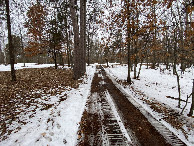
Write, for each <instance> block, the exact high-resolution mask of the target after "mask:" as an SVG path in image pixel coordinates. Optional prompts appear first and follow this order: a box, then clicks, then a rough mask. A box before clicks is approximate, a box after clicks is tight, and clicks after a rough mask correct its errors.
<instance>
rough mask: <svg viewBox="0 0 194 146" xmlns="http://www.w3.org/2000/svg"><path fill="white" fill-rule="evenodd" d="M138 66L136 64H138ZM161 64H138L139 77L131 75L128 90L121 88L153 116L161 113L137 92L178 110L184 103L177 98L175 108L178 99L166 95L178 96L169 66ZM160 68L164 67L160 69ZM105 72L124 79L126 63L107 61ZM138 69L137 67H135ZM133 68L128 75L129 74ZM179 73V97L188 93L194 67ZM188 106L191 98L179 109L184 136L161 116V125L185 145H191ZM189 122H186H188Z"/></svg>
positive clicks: (193, 122) (193, 136) (193, 138)
mask: <svg viewBox="0 0 194 146" xmlns="http://www.w3.org/2000/svg"><path fill="white" fill-rule="evenodd" d="M138 67H139V66H138ZM164 68H165V66H161V67H160V68H158V69H156V70H154V69H146V66H142V70H141V74H140V78H139V79H140V80H135V79H132V81H133V84H132V85H131V87H132V88H134V90H131V89H130V88H129V87H128V86H124V85H122V88H123V89H124V90H125V92H127V93H128V94H129V95H132V96H133V97H134V98H135V100H136V101H137V102H139V103H140V104H141V105H142V106H143V107H144V108H145V109H146V110H148V111H149V112H150V113H151V114H154V116H155V117H157V119H160V120H161V119H162V117H161V116H162V115H161V114H158V113H156V112H155V111H153V110H152V109H151V108H150V107H149V106H148V105H147V103H146V102H143V101H142V100H141V99H142V97H141V95H144V98H146V100H149V101H154V102H158V103H161V104H162V105H165V107H167V108H168V107H170V108H172V109H174V110H175V111H177V112H179V113H181V111H182V108H183V107H184V106H185V102H181V108H178V107H177V105H178V100H175V99H172V98H167V97H173V98H178V89H177V78H176V76H175V75H173V73H172V70H171V71H169V70H165V69H164ZM163 69H164V70H163ZM105 70H106V72H107V73H108V74H109V75H110V76H112V77H113V78H114V79H116V80H122V81H126V79H127V71H128V70H127V65H123V66H121V65H115V64H114V65H110V68H105ZM137 71H138V70H137ZM133 74H134V73H133V72H131V77H132V78H133ZM178 74H179V75H180V86H181V99H182V100H186V99H187V95H190V94H191V93H192V85H193V79H194V68H193V67H192V68H189V69H186V71H185V73H184V74H182V75H181V71H180V70H179V71H178ZM134 91H138V92H139V93H141V94H137V93H135V92H134ZM190 107H191V98H189V100H188V104H187V106H186V108H185V110H184V112H183V115H182V118H183V119H184V125H183V129H184V130H185V131H186V133H187V136H188V138H186V137H185V136H184V134H183V133H182V131H180V130H177V129H175V128H173V127H172V126H171V125H169V124H168V123H167V122H165V121H164V120H161V121H162V122H163V124H164V125H166V126H168V128H169V129H170V130H171V131H173V132H174V133H176V135H177V136H178V137H179V138H181V139H182V140H184V141H185V142H186V143H187V144H188V145H194V119H193V118H190V117H188V116H187V114H188V113H189V110H190ZM188 125H189V126H188Z"/></svg>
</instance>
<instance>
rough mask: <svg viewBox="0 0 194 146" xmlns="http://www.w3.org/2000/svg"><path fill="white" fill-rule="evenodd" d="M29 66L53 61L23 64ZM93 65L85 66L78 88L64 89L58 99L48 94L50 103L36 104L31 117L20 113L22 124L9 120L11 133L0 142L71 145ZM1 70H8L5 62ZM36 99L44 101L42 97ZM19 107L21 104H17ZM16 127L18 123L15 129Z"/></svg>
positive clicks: (9, 145)
mask: <svg viewBox="0 0 194 146" xmlns="http://www.w3.org/2000/svg"><path fill="white" fill-rule="evenodd" d="M22 65H23V64H17V65H16V69H21V68H23V67H22ZM26 66H28V67H30V68H40V67H49V66H53V65H45V64H44V65H35V64H26ZM95 68H96V67H95V65H91V66H89V67H87V73H86V75H85V77H84V79H83V83H82V84H80V85H79V88H78V89H68V90H67V91H65V92H64V93H62V94H61V95H67V99H66V100H64V101H60V96H61V95H57V96H52V97H50V98H49V101H47V103H50V104H54V106H52V107H51V108H49V109H48V110H41V108H37V109H36V111H35V113H34V114H33V117H32V118H29V115H31V114H32V113H30V112H29V113H28V112H27V114H22V113H21V115H20V119H21V121H23V122H24V123H26V124H25V125H23V124H21V123H18V122H13V123H12V125H11V126H10V127H9V128H10V129H12V130H13V131H12V133H11V135H9V136H8V138H7V139H6V140H4V141H1V142H0V145H1V146H13V145H16V146H17V145H18V146H19V145H21V146H30V145H57V146H60V145H67V146H74V145H76V142H77V131H78V127H79V122H80V121H81V116H82V113H83V111H84V107H85V104H86V100H87V97H88V95H89V94H90V89H91V82H92V79H93V76H94V72H95ZM0 70H1V71H6V70H7V71H9V70H10V69H9V66H3V65H0ZM38 100H42V101H39V102H45V101H44V98H42V99H38ZM21 108H22V106H21ZM16 127H20V128H21V129H20V130H18V129H16Z"/></svg>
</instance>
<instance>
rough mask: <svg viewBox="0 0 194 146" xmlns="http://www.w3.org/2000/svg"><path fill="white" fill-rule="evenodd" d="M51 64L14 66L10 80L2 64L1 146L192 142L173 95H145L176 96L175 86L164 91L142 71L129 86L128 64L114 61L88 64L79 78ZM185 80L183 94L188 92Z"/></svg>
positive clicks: (187, 120) (188, 124)
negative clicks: (163, 97) (12, 78)
mask: <svg viewBox="0 0 194 146" xmlns="http://www.w3.org/2000/svg"><path fill="white" fill-rule="evenodd" d="M49 66H53V65H35V64H27V67H25V68H24V67H22V64H17V65H16V69H18V70H17V71H16V73H17V81H16V82H14V83H12V82H10V75H9V74H10V73H9V72H8V71H9V69H8V67H7V66H3V65H0V89H1V90H0V124H1V125H0V132H1V133H0V145H2V146H12V145H22V146H27V145H57V146H58V145H67V146H73V145H139V144H141V145H185V144H186V145H194V143H193V141H192V137H193V135H194V127H192V126H193V122H192V121H193V118H188V117H185V114H184V115H181V114H180V111H178V110H177V109H176V108H175V107H174V101H176V100H175V99H171V98H170V99H168V98H167V99H166V98H165V99H163V100H162V99H160V98H159V99H157V96H156V94H153V95H154V97H156V99H155V100H153V98H151V97H152V94H151V95H150V94H148V93H149V92H151V93H154V91H155V90H156V91H155V92H156V93H160V94H161V95H162V94H164V93H163V92H165V95H166V94H167V93H171V96H172V97H176V95H175V94H173V93H174V92H175V91H174V88H175V87H174V86H175V85H174V84H173V85H172V87H171V84H170V83H169V85H168V86H166V85H165V86H166V87H168V89H165V90H164V89H162V88H163V86H161V85H162V83H161V82H159V81H157V83H155V82H156V81H155V80H154V84H153V83H152V81H151V79H148V78H145V77H144V75H145V74H144V73H146V70H143V73H142V76H141V77H142V78H141V79H140V80H137V81H136V80H133V82H134V84H133V85H128V83H127V82H126V81H125V80H124V79H123V78H125V75H126V66H120V65H116V64H113V65H112V67H109V68H106V67H105V66H103V67H104V68H102V67H100V66H99V65H97V64H94V65H91V66H88V67H87V71H86V74H85V75H84V77H83V78H82V79H80V80H78V81H75V80H73V79H72V71H71V69H70V68H68V67H60V68H59V69H57V70H55V69H54V68H53V67H49ZM96 66H97V69H96ZM45 67H46V68H45ZM147 71H150V70H147ZM151 72H152V73H154V76H157V75H158V74H157V73H156V72H154V71H151ZM146 75H147V74H146ZM160 75H161V77H163V76H165V74H160ZM151 76H153V75H151ZM168 76H169V75H168ZM187 76H188V78H189V77H190V76H189V75H187ZM161 77H160V78H161ZM166 77H167V76H165V77H164V78H162V79H161V80H162V81H163V80H164V79H165V78H166ZM152 78H153V77H152ZM157 78H158V76H157ZM184 78H185V77H181V79H184ZM144 79H145V81H144ZM168 79H169V78H168ZM169 80H170V79H169ZM138 82H140V83H138ZM181 82H183V81H181ZM185 83H186V84H188V83H190V80H185ZM144 84H145V85H144ZM186 84H185V85H184V87H185V88H183V89H184V90H183V91H182V93H183V95H184V94H185V95H186V94H188V93H189V91H190V87H189V86H187V85H186ZM135 85H136V86H135ZM138 85H140V86H138ZM144 86H145V87H144ZM153 86H154V87H153ZM155 86H156V87H155ZM147 87H149V88H151V89H149V88H147ZM153 89H154V90H153ZM171 89H172V92H171V91H170V90H171ZM185 89H188V91H187V90H185ZM158 90H161V91H158ZM166 90H169V92H166ZM145 91H147V92H145ZM157 95H158V94H157ZM161 95H160V96H159V97H162V96H161ZM171 100H172V102H171ZM183 100H184V99H183ZM183 103H184V101H183ZM188 104H189V105H190V102H189V103H188ZM169 105H172V106H171V107H169ZM185 111H186V112H188V107H187V108H186V110H185ZM186 112H185V113H186ZM189 129H190V130H189Z"/></svg>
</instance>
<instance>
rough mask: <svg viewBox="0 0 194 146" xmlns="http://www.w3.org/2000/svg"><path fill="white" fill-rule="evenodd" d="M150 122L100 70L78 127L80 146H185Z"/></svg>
mask: <svg viewBox="0 0 194 146" xmlns="http://www.w3.org/2000/svg"><path fill="white" fill-rule="evenodd" d="M150 119H152V120H151V121H152V122H150ZM150 119H149V116H147V118H146V117H145V114H142V112H141V111H140V110H139V109H138V108H137V107H136V106H134V105H133V104H132V103H131V102H130V101H129V99H128V98H127V97H126V96H125V95H124V94H123V93H122V92H121V91H120V90H119V89H118V88H117V87H116V86H115V84H113V82H112V81H111V79H109V78H108V77H107V75H106V73H105V71H104V69H103V68H102V67H101V66H99V67H98V68H97V72H96V73H95V75H94V79H93V82H92V87H91V95H90V97H89V98H88V102H87V105H86V110H85V112H84V114H83V117H82V121H81V123H80V131H79V133H78V134H79V145H95V146H96V145H99V146H100V145H106V146H108V145H110V146H112V145H117V146H118V145H124V146H125V145H142V146H144V145H145V146H163V145H165V146H167V145H185V144H184V143H183V142H182V141H180V140H179V139H178V138H177V137H176V136H175V135H174V134H173V133H172V132H170V131H168V129H166V128H165V127H163V125H161V123H159V122H158V121H154V118H152V117H150Z"/></svg>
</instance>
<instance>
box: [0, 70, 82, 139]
mask: <svg viewBox="0 0 194 146" xmlns="http://www.w3.org/2000/svg"><path fill="white" fill-rule="evenodd" d="M16 76H17V81H16V82H11V76H10V73H9V72H0V115H1V117H0V129H1V131H0V137H1V138H0V141H1V140H3V139H5V138H6V136H4V135H5V134H10V133H11V131H9V130H8V127H9V125H11V123H12V122H13V121H16V120H17V121H18V122H20V123H22V124H25V122H23V121H20V119H19V114H20V113H24V114H25V112H26V111H29V110H31V112H32V115H30V117H29V118H31V117H33V113H34V112H35V109H36V108H41V110H48V109H49V108H51V107H52V106H53V104H48V103H45V102H41V101H48V100H50V99H51V98H52V96H56V95H58V96H59V95H60V96H59V102H61V101H64V100H66V99H67V95H66V94H65V95H61V93H63V92H64V91H66V90H71V89H72V88H77V87H78V86H79V83H81V82H82V81H81V80H79V81H78V80H73V78H72V77H73V73H72V70H70V69H57V70H56V69H54V68H51V67H50V68H42V69H22V70H17V71H16ZM39 99H41V100H39ZM32 107H33V108H32Z"/></svg>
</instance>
